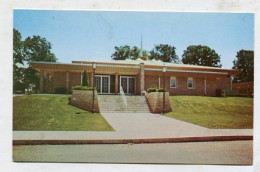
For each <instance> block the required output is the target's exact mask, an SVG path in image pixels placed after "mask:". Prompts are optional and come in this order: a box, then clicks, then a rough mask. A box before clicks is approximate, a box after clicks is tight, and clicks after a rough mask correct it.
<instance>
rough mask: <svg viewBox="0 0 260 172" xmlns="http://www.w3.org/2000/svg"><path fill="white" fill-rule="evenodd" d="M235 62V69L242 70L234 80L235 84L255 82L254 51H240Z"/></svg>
mask: <svg viewBox="0 0 260 172" xmlns="http://www.w3.org/2000/svg"><path fill="white" fill-rule="evenodd" d="M236 58H237V59H235V60H234V61H233V64H234V66H233V69H238V70H241V73H240V74H239V75H238V76H236V77H235V78H234V81H235V82H238V81H242V82H253V81H254V51H251V50H240V51H238V52H237V55H236Z"/></svg>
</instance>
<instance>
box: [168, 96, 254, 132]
mask: <svg viewBox="0 0 260 172" xmlns="http://www.w3.org/2000/svg"><path fill="white" fill-rule="evenodd" d="M170 102H171V106H172V108H173V111H172V112H169V113H167V114H166V116H168V117H172V118H175V119H179V120H182V121H186V122H189V123H193V124H196V125H200V126H203V127H207V128H253V98H247V97H203V96H171V97H170Z"/></svg>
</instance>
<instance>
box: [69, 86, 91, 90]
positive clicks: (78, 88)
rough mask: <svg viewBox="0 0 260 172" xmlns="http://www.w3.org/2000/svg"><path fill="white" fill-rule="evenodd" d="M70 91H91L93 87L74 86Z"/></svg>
mask: <svg viewBox="0 0 260 172" xmlns="http://www.w3.org/2000/svg"><path fill="white" fill-rule="evenodd" d="M72 90H93V87H90V86H82V85H76V86H74V87H72Z"/></svg>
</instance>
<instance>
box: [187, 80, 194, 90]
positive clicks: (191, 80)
mask: <svg viewBox="0 0 260 172" xmlns="http://www.w3.org/2000/svg"><path fill="white" fill-rule="evenodd" d="M189 80H191V81H192V87H189ZM187 88H188V89H194V78H193V77H187Z"/></svg>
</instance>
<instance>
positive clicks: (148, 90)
mask: <svg viewBox="0 0 260 172" xmlns="http://www.w3.org/2000/svg"><path fill="white" fill-rule="evenodd" d="M146 92H147V93H151V92H167V89H166V88H165V91H164V89H163V88H148V89H147V90H146Z"/></svg>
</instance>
